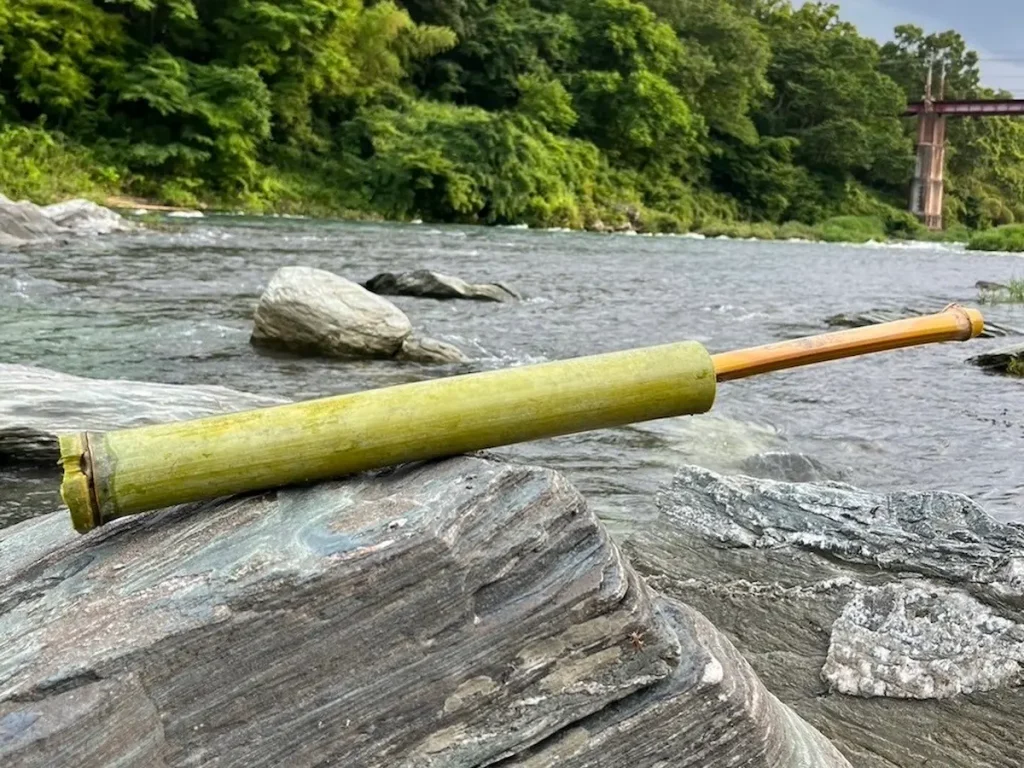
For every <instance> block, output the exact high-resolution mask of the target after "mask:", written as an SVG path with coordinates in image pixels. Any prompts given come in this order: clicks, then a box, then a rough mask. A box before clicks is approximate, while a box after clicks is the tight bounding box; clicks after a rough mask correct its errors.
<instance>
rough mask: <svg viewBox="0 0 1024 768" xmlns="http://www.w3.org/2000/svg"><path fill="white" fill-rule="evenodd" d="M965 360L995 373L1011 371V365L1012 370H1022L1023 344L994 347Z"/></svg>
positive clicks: (1023, 369) (1023, 362)
mask: <svg viewBox="0 0 1024 768" xmlns="http://www.w3.org/2000/svg"><path fill="white" fill-rule="evenodd" d="M967 362H969V363H971V364H973V365H976V366H978V367H979V368H985V369H986V370H989V371H995V372H996V373H1011V372H1012V371H1011V370H1010V369H1011V367H1012V368H1013V369H1014V371H1017V370H1020V371H1024V344H1015V345H1013V346H1010V347H1002V348H1000V349H994V350H992V351H991V352H983V353H982V354H980V355H975V356H974V357H970V358H968V359H967ZM1018 366H1019V368H1018ZM1018 375H1020V374H1018Z"/></svg>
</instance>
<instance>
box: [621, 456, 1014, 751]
mask: <svg viewBox="0 0 1024 768" xmlns="http://www.w3.org/2000/svg"><path fill="white" fill-rule="evenodd" d="M657 505H658V515H657V516H656V517H655V518H654V519H652V520H650V521H649V522H641V523H638V524H637V525H636V526H635V528H634V530H633V531H631V532H628V533H624V534H623V535H622V542H621V543H622V547H623V550H624V551H625V552H626V554H627V556H628V557H629V558H630V560H631V562H633V563H634V565H635V566H636V567H637V568H638V570H640V572H641V573H643V574H645V575H646V577H647V579H648V581H649V583H650V584H651V585H652V586H654V587H655V588H656V589H658V590H659V591H661V592H662V593H664V594H666V595H667V596H669V597H672V598H675V599H678V600H681V601H683V602H685V603H687V604H689V605H691V606H692V607H694V608H695V609H696V610H699V611H700V612H701V613H703V614H704V615H705V616H707V617H708V619H709V620H711V621H712V622H713V623H714V624H715V625H716V626H718V627H719V629H721V630H723V631H724V632H725V634H726V635H727V637H729V639H730V640H731V641H732V642H733V643H735V645H736V646H737V648H738V649H739V650H740V651H741V652H742V653H743V655H744V656H745V658H746V659H747V660H748V661H749V662H750V663H751V665H752V666H753V668H754V670H755V671H756V672H757V674H758V676H759V677H760V678H761V679H762V680H763V681H764V683H765V685H766V686H767V687H768V689H769V690H770V691H772V692H773V693H774V694H776V695H777V696H778V697H779V698H780V699H781V700H782V701H783V702H785V703H786V704H788V705H790V706H791V707H792V708H793V709H794V710H795V711H796V712H797V714H799V715H800V716H802V717H803V718H804V719H806V720H807V721H808V722H810V723H811V724H812V725H814V726H815V727H817V728H818V729H819V730H821V732H822V733H824V734H825V735H826V736H827V737H829V738H830V739H831V741H832V742H833V743H834V744H835V745H836V746H837V747H839V749H840V750H841V751H842V752H843V753H844V754H845V756H846V757H847V758H848V759H849V760H850V762H851V763H852V764H853V765H856V766H858V768H860V767H861V766H863V767H864V768H894V766H897V767H899V768H917V767H918V766H920V765H923V764H933V765H942V766H946V767H949V768H961V767H962V768H969V767H971V766H977V765H1007V766H1010V765H1019V764H1022V763H1024V736H1021V735H1020V731H1019V726H1018V725H1017V723H1018V722H1019V712H1020V695H1021V694H1020V689H1019V688H1016V687H1015V686H1016V685H1018V684H1019V682H1020V679H1019V674H1016V673H1015V671H1014V670H1015V667H1016V668H1017V671H1018V672H1019V658H1020V642H1021V638H1022V637H1024V634H1022V633H1024V627H1022V625H1024V530H1021V529H1020V528H1018V527H1015V526H1012V525H1005V524H1003V523H1000V522H998V521H996V520H995V519H993V518H992V517H991V516H989V515H988V514H987V513H985V511H984V510H983V509H982V508H981V507H979V506H978V505H977V504H975V503H974V502H973V501H971V500H970V499H969V498H967V497H965V496H962V495H959V494H953V493H940V492H912V491H901V492H893V493H888V494H885V493H873V492H868V491H864V490H860V489H857V488H853V487H851V486H849V485H845V484H841V483H835V482H830V483H820V484H796V483H786V482H781V481H773V480H764V479H757V478H751V477H742V476H723V475H718V474H716V473H714V472H710V471H708V470H704V469H699V468H696V467H687V468H685V469H684V470H682V471H681V472H680V473H679V474H678V476H677V477H676V479H675V480H674V482H673V483H672V485H671V487H670V488H668V489H667V490H666V491H665V492H664V493H663V494H661V495H660V496H659V498H658V504H657ZM844 692H845V693H844ZM968 692H970V695H965V694H967V693H968Z"/></svg>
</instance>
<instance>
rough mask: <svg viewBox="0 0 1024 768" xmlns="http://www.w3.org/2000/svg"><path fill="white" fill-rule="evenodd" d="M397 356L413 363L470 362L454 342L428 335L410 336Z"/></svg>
mask: <svg viewBox="0 0 1024 768" xmlns="http://www.w3.org/2000/svg"><path fill="white" fill-rule="evenodd" d="M397 358H398V359H399V360H406V361H408V362H411V363H442V364H443V363H468V362H469V358H468V357H466V355H465V354H463V352H462V350H461V349H459V348H458V347H456V346H455V345H454V344H448V343H446V342H444V341H438V340H437V339H431V338H429V337H426V336H408V337H406V339H405V340H404V341H403V342H402V348H401V349H400V350H398V355H397Z"/></svg>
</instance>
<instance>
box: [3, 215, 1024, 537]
mask: <svg viewBox="0 0 1024 768" xmlns="http://www.w3.org/2000/svg"><path fill="white" fill-rule="evenodd" d="M286 265H308V266H315V267H320V268H322V269H327V270H330V271H332V272H336V273H338V274H341V275H344V276H346V277H348V278H350V279H353V280H356V281H364V280H366V279H367V278H369V277H371V276H372V275H374V274H376V273H377V272H380V271H402V270H411V269H422V268H427V269H434V270H437V271H441V272H447V273H450V274H454V275H458V276H460V277H462V278H464V279H467V280H470V281H500V282H503V283H505V284H507V285H509V286H511V287H514V288H516V289H517V290H519V291H520V292H522V293H523V294H524V295H525V297H526V300H525V301H523V302H522V303H515V304H493V303H477V302H468V301H458V302H441V301H433V300H428V299H414V298H401V297H400V298H396V299H394V301H395V303H396V304H398V305H399V306H400V307H401V308H402V309H403V310H405V312H406V313H407V314H408V315H409V317H410V319H411V320H412V322H413V325H414V327H415V328H417V330H418V331H419V332H421V333H424V334H426V335H430V336H434V337H436V338H440V339H443V340H446V341H449V342H452V343H455V344H457V345H458V346H460V347H461V348H462V349H463V350H465V351H466V352H467V354H469V355H470V356H471V357H472V358H473V362H472V364H470V365H468V366H441V367H437V366H420V365H413V364H402V363H396V362H387V361H376V362H342V361H330V360H323V359H302V358H297V357H290V356H286V355H279V354H277V355H268V354H265V353H261V352H258V351H257V350H255V349H253V348H252V347H251V346H250V345H249V343H248V339H249V332H250V329H251V318H252V312H253V309H254V307H255V305H256V303H257V301H258V298H259V295H260V293H261V291H262V289H263V287H264V286H265V285H266V283H267V281H268V280H269V278H270V277H271V275H272V274H273V272H274V270H275V269H277V268H278V267H281V266H286ZM1021 276H1024V260H1022V259H1020V258H1016V257H1013V256H1005V255H1004V256H998V255H980V254H970V253H966V252H963V251H962V250H961V249H957V248H955V247H948V246H931V245H914V246H908V247H882V246H876V247H854V246H835V245H820V244H809V243H785V242H783V243H766V242H745V241H725V240H699V239H691V238H686V237H641V236H636V237H626V236H601V235H590V234H581V233H559V232H541V231H530V230H521V229H500V228H499V229H494V228H473V227H434V226H430V225H371V224H348V223H337V222H324V221H312V220H305V219H279V218H258V219H254V218H245V217H208V218H206V219H200V220H194V221H189V222H185V223H175V224H174V226H173V228H171V229H169V230H168V231H159V232H150V233H146V234H143V235H138V236H136V235H131V236H127V237H113V238H100V239H83V240H81V241H80V242H79V243H77V244H75V245H73V246H66V245H65V246H59V247H58V246H54V247H52V248H48V249H47V248H38V247H37V248H34V249H31V250H25V251H21V252H2V251H0V361H3V362H13V363H26V364H33V365H39V366H44V367H47V368H51V369H56V370H60V371H65V372H68V373H74V374H79V375H84V376H93V377H110V378H135V379H148V380H155V381H162V382H168V383H182V384H221V385H226V386H229V387H233V388H236V389H245V390H250V391H261V392H270V393H277V394H280V395H285V396H288V397H291V398H309V397H315V396H322V395H327V394H335V393H342V392H352V391H355V390H360V389H366V388H369V387H378V386H383V385H389V384H396V383H399V382H404V381H412V380H417V379H422V378H426V377H431V376H444V375H451V374H453V373H458V372H463V371H467V370H480V369H487V368H496V367H501V366H510V365H519V364H524V363H531V362H538V361H544V360H553V359H558V358H565V357H570V356H576V355H583V354H590V353H597V352H604V351H611V350H617V349H624V348H628V347H634V346H644V345H652V344H659V343H664V342H669V341H676V340H681V339H696V340H698V341H700V342H703V343H704V344H705V345H706V346H707V347H708V348H709V349H710V350H711V351H712V352H717V351H723V350H727V349H733V348H737V347H744V346H750V345H755V344H763V343H767V342H771V341H775V340H779V339H786V338H792V337H795V336H799V335H804V334H811V333H819V332H822V331H825V330H827V326H826V325H825V322H824V320H825V318H826V317H828V316H830V315H833V314H835V313H838V312H857V311H864V310H868V309H872V308H892V309H897V310H898V309H900V308H902V307H914V308H919V309H928V310H931V309H940V308H941V307H942V306H944V305H945V304H946V303H948V302H950V301H961V302H965V303H975V302H976V301H977V298H978V294H977V291H976V289H975V287H974V285H975V282H976V281H978V280H989V281H996V282H1005V281H1007V280H1009V279H1011V278H1014V277H1021ZM983 310H984V311H985V313H986V317H987V318H989V319H991V320H994V321H997V322H1000V323H1003V324H1006V325H1010V326H1014V327H1017V328H1024V307H1020V306H1018V307H1013V306H1008V305H1002V306H996V307H987V306H986V307H983ZM1007 341H1008V340H1007V339H992V340H989V339H985V340H977V341H974V342H971V343H969V344H958V343H950V344H943V345H932V346H928V347H922V348H915V349H909V350H903V351H899V352H891V353H884V354H879V355H874V356H869V357H864V358H858V359H853V360H846V361H841V362H836V363H832V364H827V365H818V366H813V367H809V368H803V369H799V370H793V371H789V372H783V373H776V374H770V375H766V376H761V377H757V378H753V379H749V380H745V381H741V382H733V383H726V384H722V385H720V387H719V392H718V398H717V402H716V405H715V408H714V410H713V411H712V413H710V414H706V415H702V416H696V417H684V418H679V419H668V420H662V421H658V422H652V423H647V424H641V425H636V426H631V427H625V428H621V429H614V430H604V431H598V432H592V433H587V434H582V435H575V436H569V437H563V438H557V439H550V440H544V441H538V442H535V443H530V444H524V445H520V446H513V447H508V448H505V449H502V451H501V453H503V454H505V455H508V456H514V457H518V458H525V459H526V460H529V461H531V462H536V463H539V464H543V465H546V466H551V467H554V468H557V469H560V470H563V471H564V472H565V473H566V474H567V475H568V476H569V477H570V478H571V479H572V480H573V481H574V482H575V483H576V484H577V486H578V487H579V488H580V489H581V490H582V491H583V492H584V493H585V494H586V495H587V497H588V498H589V499H590V500H591V502H592V503H593V504H594V506H595V507H596V509H597V510H598V511H599V512H600V513H601V514H602V515H603V516H604V517H606V518H607V519H609V520H611V521H613V522H614V521H615V520H616V519H622V518H628V517H631V516H642V515H646V514H650V513H651V509H652V508H651V497H652V494H653V492H654V491H655V490H656V489H657V488H658V487H659V486H661V485H662V484H663V483H664V482H665V481H666V480H667V479H668V478H669V477H670V476H671V473H672V471H673V468H674V467H677V466H679V465H681V464H684V463H696V464H701V465H703V466H706V467H709V468H712V469H716V470H719V471H725V472H734V471H744V468H745V467H749V464H748V463H747V462H749V460H750V459H751V457H754V456H756V455H758V454H762V453H766V452H780V451H781V452H794V453H803V454H807V455H809V456H811V457H813V458H815V459H817V460H819V461H820V462H822V463H823V464H824V465H825V466H826V467H828V468H829V471H830V472H831V473H834V475H835V476H837V477H841V478H842V479H844V480H846V481H847V482H850V483H853V484H855V485H860V486H863V487H867V488H871V489H879V490H889V489H895V488H908V487H909V488H915V489H922V490H925V489H947V490H953V491H959V492H962V493H966V494H968V495H970V496H972V497H973V498H975V499H977V500H978V501H979V502H981V503H982V504H983V505H984V506H985V507H986V508H987V509H988V510H989V511H990V512H991V513H992V514H993V515H995V516H997V517H999V518H1001V519H1007V520H1010V519H1012V520H1021V519H1024V407H1022V406H1024V381H1020V380H1013V379H1008V378H1003V377H998V376H993V375H988V374H985V373H983V372H981V371H980V370H978V369H976V368H974V367H973V366H970V365H967V364H966V363H965V360H966V359H967V358H968V357H969V356H971V355H972V354H976V353H978V352H980V351H984V350H986V349H990V348H994V347H998V346H1000V345H1001V344H1004V343H1006V342H1007ZM1009 341H1013V339H1010V340H1009ZM3 472H4V470H3V469H2V468H0V485H5V487H4V488H3V489H2V490H0V525H3V524H4V521H5V520H6V522H7V523H10V522H12V521H13V520H14V519H17V518H20V517H24V516H26V515H28V514H37V513H42V512H46V511H51V510H52V509H54V508H55V507H54V504H55V502H54V496H53V492H52V490H53V489H52V483H51V481H50V480H49V479H46V478H44V479H43V480H42V481H40V480H39V479H38V478H36V479H35V480H31V479H29V478H26V477H25V476H24V475H23V474H20V473H19V474H12V473H11V472H10V470H7V474H6V480H5V479H4V477H5V476H4V475H3V474H2V473H3ZM47 477H49V476H47ZM40 482H43V483H44V484H46V485H45V490H44V491H40V490H39V488H40V486H39V483H40ZM29 496H31V498H36V499H38V500H37V501H36V502H34V503H25V499H26V498H28V497H29ZM4 499H7V500H8V513H7V514H6V516H5V513H4V510H3V509H2V507H3V506H4ZM16 503H17V509H18V512H17V514H14V513H12V512H11V510H12V509H13V506H14V505H15V504H16Z"/></svg>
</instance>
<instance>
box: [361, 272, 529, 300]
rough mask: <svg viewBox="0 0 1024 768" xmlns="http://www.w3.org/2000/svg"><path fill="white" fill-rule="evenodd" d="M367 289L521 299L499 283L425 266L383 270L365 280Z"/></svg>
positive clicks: (386, 293)
mask: <svg viewBox="0 0 1024 768" xmlns="http://www.w3.org/2000/svg"><path fill="white" fill-rule="evenodd" d="M363 287H365V288H366V289H367V290H368V291H371V292H373V293H376V294H380V295H384V296H418V297H424V298H430V299H475V300H477V301H514V300H517V299H520V298H522V297H521V296H520V295H519V294H518V293H516V292H515V291H513V290H512V289H511V288H507V287H505V286H504V285H501V284H500V283H467V282H466V281H465V280H462V279H460V278H458V277H452V276H450V275H442V274H440V273H439V272H430V271H428V270H425V269H421V270H416V271H415V272H400V273H397V274H396V273H393V272H381V273H380V274H378V275H375V276H374V277H371V278H370V279H369V280H367V281H366V282H365V283H363Z"/></svg>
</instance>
